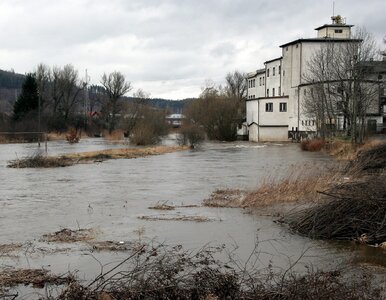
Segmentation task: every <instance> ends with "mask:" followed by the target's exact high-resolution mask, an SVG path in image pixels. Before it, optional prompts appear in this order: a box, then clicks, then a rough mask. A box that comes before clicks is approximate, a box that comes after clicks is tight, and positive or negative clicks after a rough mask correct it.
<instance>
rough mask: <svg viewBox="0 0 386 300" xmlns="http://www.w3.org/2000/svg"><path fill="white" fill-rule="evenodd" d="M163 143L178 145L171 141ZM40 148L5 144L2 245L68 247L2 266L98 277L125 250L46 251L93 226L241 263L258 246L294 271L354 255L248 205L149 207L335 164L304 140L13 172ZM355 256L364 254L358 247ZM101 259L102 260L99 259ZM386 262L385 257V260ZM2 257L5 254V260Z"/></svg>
mask: <svg viewBox="0 0 386 300" xmlns="http://www.w3.org/2000/svg"><path fill="white" fill-rule="evenodd" d="M165 143H169V144H172V143H174V141H173V140H167V141H166V142H165ZM113 147H119V148H121V147H123V145H122V144H110V143H108V142H106V141H103V140H102V139H87V140H86V139H84V140H81V141H80V143H79V144H75V145H69V144H68V143H66V142H64V141H55V142H49V144H48V153H49V154H50V155H54V154H60V153H68V152H80V151H90V150H98V149H107V148H113ZM36 150H37V146H36V145H32V144H15V145H0V179H1V183H0V227H1V231H0V244H5V243H11V242H14V243H30V244H31V247H35V248H36V249H38V248H39V247H40V248H42V247H43V248H44V247H59V248H60V247H61V248H65V249H67V250H68V249H70V251H67V250H63V251H54V252H52V253H45V254H42V253H41V252H39V251H36V252H34V251H30V255H28V256H27V255H19V256H17V257H15V258H7V259H3V261H2V266H4V265H7V266H9V265H12V266H16V267H37V268H40V267H46V268H48V269H50V270H52V271H53V272H56V273H60V272H66V271H68V270H79V275H80V276H81V277H84V278H92V277H94V276H95V275H96V274H98V273H99V271H100V265H99V263H102V264H108V263H114V262H118V261H120V260H122V258H123V257H125V254H124V253H111V252H109V253H106V252H99V253H93V255H92V256H91V255H89V254H90V247H87V246H86V245H84V243H83V244H82V243H75V244H68V245H67V244H64V245H63V244H61V245H59V246H58V245H55V246H53V245H48V246H47V245H46V244H44V243H42V242H39V239H40V237H41V236H42V235H43V234H46V233H51V232H54V231H58V230H60V229H62V228H72V229H76V228H78V227H81V228H93V229H94V230H95V231H96V233H97V234H96V240H100V241H105V240H112V241H133V240H138V239H141V240H151V239H156V240H157V241H160V242H165V243H167V244H170V245H176V244H181V245H183V246H184V247H185V248H188V249H198V248H201V247H202V246H203V245H206V244H211V245H221V244H226V245H227V246H228V247H235V245H237V248H238V249H237V253H238V255H239V257H240V259H245V258H246V257H248V255H249V254H250V253H251V251H252V250H253V248H254V245H255V243H256V242H258V243H259V251H260V253H261V254H260V257H259V266H260V267H265V266H267V265H268V264H270V263H272V264H273V265H274V267H277V268H283V269H285V268H287V267H288V266H289V264H290V263H291V262H294V261H296V260H297V259H298V258H299V257H300V256H303V258H302V259H301V263H300V264H299V268H301V266H302V264H303V263H312V264H313V265H314V266H317V267H323V268H328V267H330V266H331V267H334V266H336V265H338V264H339V263H342V262H346V261H347V260H349V259H351V258H352V256H351V255H349V256H348V255H347V253H348V252H347V251H346V250H344V249H342V248H341V247H340V246H339V245H338V246H337V245H336V244H335V245H334V244H331V243H326V242H321V241H312V240H310V239H307V238H304V237H300V236H298V235H295V234H292V233H290V232H289V231H288V230H287V229H286V228H284V227H282V226H280V225H278V224H276V223H274V222H273V219H272V217H270V216H259V215H254V214H248V213H246V212H245V211H243V210H241V209H226V208H207V207H196V208H194V207H193V208H178V209H176V210H174V211H170V212H159V211H155V210H150V209H148V207H149V206H152V205H155V204H157V203H163V202H166V203H168V204H174V205H191V204H192V205H200V204H201V201H202V200H203V199H205V198H206V197H208V196H209V195H210V193H211V192H212V191H214V190H215V189H218V188H247V189H251V188H254V187H255V186H257V185H258V183H259V182H261V181H262V180H263V179H264V178H267V177H268V176H270V177H278V176H282V175H283V174H286V172H288V169H289V168H298V167H300V166H302V165H303V164H312V165H321V166H323V165H326V164H329V163H330V162H331V158H329V157H327V156H325V155H323V154H318V153H307V152H301V151H300V150H299V147H298V145H296V144H286V145H282V144H252V143H248V142H234V143H206V144H204V145H203V146H202V147H201V148H200V149H198V150H191V151H182V152H175V153H169V154H165V155H159V156H150V157H146V158H138V159H121V160H108V161H104V162H103V163H94V164H80V165H75V166H71V167H66V168H53V169H10V168H7V167H6V164H7V161H8V160H11V159H15V158H17V157H23V156H25V155H31V154H33V153H34V152H36ZM159 214H167V215H168V216H182V215H183V216H192V215H193V216H204V217H208V218H210V219H212V220H213V221H212V222H202V223H196V222H187V221H149V220H142V219H140V218H139V217H142V216H155V215H159ZM351 252H353V253H355V252H358V253H360V250H358V251H356V250H353V251H351ZM94 257H95V258H97V259H98V261H99V262H97V261H96V259H95V258H94ZM383 258H384V256H383ZM0 259H1V258H0Z"/></svg>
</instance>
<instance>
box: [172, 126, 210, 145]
mask: <svg viewBox="0 0 386 300" xmlns="http://www.w3.org/2000/svg"><path fill="white" fill-rule="evenodd" d="M204 139H205V133H204V131H203V129H202V128H201V127H200V126H199V125H197V124H186V125H185V124H184V125H183V126H182V127H181V130H180V136H179V137H178V142H179V144H180V145H189V146H190V147H192V148H194V147H196V146H197V145H198V144H200V143H201V142H202V141H203V140H204Z"/></svg>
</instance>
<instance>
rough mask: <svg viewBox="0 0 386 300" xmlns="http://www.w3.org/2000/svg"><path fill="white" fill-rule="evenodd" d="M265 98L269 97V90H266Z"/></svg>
mask: <svg viewBox="0 0 386 300" xmlns="http://www.w3.org/2000/svg"><path fill="white" fill-rule="evenodd" d="M267 97H269V89H267Z"/></svg>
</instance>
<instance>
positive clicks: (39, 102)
mask: <svg viewBox="0 0 386 300" xmlns="http://www.w3.org/2000/svg"><path fill="white" fill-rule="evenodd" d="M40 98H41V97H40V91H39V89H38V146H39V147H40V102H41V101H40Z"/></svg>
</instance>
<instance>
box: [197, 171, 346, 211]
mask: <svg viewBox="0 0 386 300" xmlns="http://www.w3.org/2000/svg"><path fill="white" fill-rule="evenodd" d="M341 181H344V178H343V177H342V175H341V172H340V171H339V170H329V171H324V172H321V171H317V170H316V171H315V172H310V171H309V170H307V166H304V167H303V168H297V169H293V170H292V171H291V172H290V173H289V174H288V175H287V177H286V178H284V179H282V180H279V181H277V180H275V179H274V178H272V177H267V178H265V179H264V180H263V181H262V182H261V183H260V184H259V186H258V187H257V188H256V189H254V190H252V191H242V190H239V189H234V190H232V189H225V190H216V191H214V192H213V193H212V194H211V195H210V197H209V198H208V199H205V200H204V201H203V204H204V206H209V207H242V208H263V207H268V206H273V205H276V204H285V203H309V202H314V201H318V200H319V198H320V195H319V194H318V191H320V190H323V189H325V188H326V187H327V186H328V185H329V184H331V183H332V182H341Z"/></svg>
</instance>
